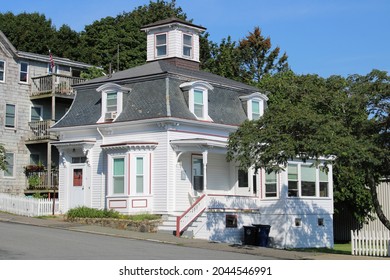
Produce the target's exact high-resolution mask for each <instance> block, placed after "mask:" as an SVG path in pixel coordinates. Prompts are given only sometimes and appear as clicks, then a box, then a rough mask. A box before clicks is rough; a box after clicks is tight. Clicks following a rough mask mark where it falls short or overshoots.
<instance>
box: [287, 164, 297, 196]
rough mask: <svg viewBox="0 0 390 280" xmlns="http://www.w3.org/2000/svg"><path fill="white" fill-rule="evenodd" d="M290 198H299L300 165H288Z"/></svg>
mask: <svg viewBox="0 0 390 280" xmlns="http://www.w3.org/2000/svg"><path fill="white" fill-rule="evenodd" d="M287 176H288V196H290V197H294V196H298V194H299V192H298V165H297V164H289V165H288V175H287Z"/></svg>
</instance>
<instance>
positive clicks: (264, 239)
mask: <svg viewBox="0 0 390 280" xmlns="http://www.w3.org/2000/svg"><path fill="white" fill-rule="evenodd" d="M253 226H254V227H256V230H257V235H258V238H257V244H256V245H259V246H260V247H267V246H268V239H269V232H270V230H271V226H270V225H261V224H253Z"/></svg>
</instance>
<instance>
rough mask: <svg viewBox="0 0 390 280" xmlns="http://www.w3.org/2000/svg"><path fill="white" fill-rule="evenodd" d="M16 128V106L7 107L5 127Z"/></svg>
mask: <svg viewBox="0 0 390 280" xmlns="http://www.w3.org/2000/svg"><path fill="white" fill-rule="evenodd" d="M15 126H16V106H15V105H14V104H6V105H5V127H8V128H15Z"/></svg>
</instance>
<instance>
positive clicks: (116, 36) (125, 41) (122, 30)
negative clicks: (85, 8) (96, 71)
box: [81, 1, 186, 72]
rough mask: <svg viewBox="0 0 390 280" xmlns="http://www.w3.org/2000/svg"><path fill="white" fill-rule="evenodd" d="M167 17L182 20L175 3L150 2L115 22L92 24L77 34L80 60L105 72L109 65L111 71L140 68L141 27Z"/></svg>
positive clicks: (143, 40)
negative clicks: (81, 51) (80, 46)
mask: <svg viewBox="0 0 390 280" xmlns="http://www.w3.org/2000/svg"><path fill="white" fill-rule="evenodd" d="M170 17H177V18H181V19H186V14H185V13H183V11H182V9H181V8H180V7H176V1H171V2H166V1H157V2H150V3H149V4H148V5H144V6H139V7H138V8H136V9H134V10H133V11H132V12H124V13H123V14H120V15H118V16H117V17H115V18H114V17H106V18H103V19H101V20H99V21H95V22H94V23H92V24H91V25H87V26H86V27H85V31H83V32H82V33H81V40H82V49H83V54H82V57H83V59H84V61H86V62H88V63H91V64H93V65H96V66H102V67H103V68H104V69H105V70H106V71H107V72H108V70H109V65H110V63H111V65H112V68H113V69H114V70H123V69H127V68H130V67H134V66H137V65H141V64H144V63H145V61H146V36H145V33H144V32H143V31H141V30H140V29H141V27H142V26H144V25H146V24H149V23H153V22H156V21H159V20H163V19H166V18H170ZM118 50H119V51H118ZM118 55H119V67H118ZM118 68H119V69H118Z"/></svg>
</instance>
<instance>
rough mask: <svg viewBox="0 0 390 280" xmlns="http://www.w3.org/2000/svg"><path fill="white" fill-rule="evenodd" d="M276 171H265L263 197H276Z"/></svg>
mask: <svg viewBox="0 0 390 280" xmlns="http://www.w3.org/2000/svg"><path fill="white" fill-rule="evenodd" d="M277 178H278V177H277V173H276V172H271V173H268V172H266V173H265V197H277V194H278V193H277V184H278V181H277Z"/></svg>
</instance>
